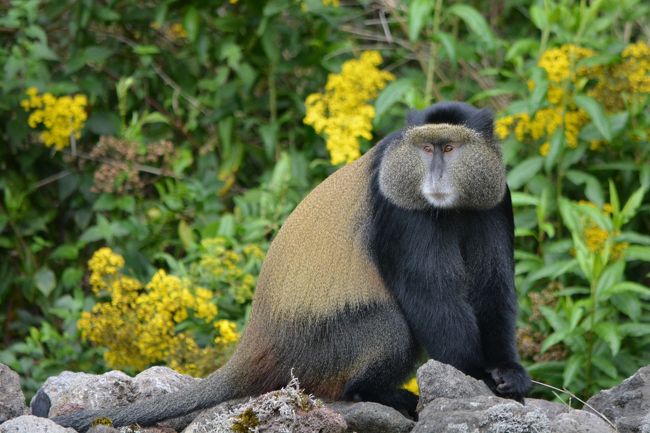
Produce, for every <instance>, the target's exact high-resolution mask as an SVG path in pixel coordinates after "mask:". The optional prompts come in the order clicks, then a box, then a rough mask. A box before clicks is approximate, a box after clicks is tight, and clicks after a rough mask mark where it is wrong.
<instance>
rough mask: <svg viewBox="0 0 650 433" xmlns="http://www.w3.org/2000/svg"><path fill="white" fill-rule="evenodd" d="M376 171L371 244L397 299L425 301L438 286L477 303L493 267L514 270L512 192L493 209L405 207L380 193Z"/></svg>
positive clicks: (375, 172)
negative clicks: (416, 208) (419, 208)
mask: <svg viewBox="0 0 650 433" xmlns="http://www.w3.org/2000/svg"><path fill="white" fill-rule="evenodd" d="M377 172H378V170H377V169H375V170H374V174H373V179H372V182H371V191H370V194H371V203H372V207H371V209H372V218H371V221H372V223H371V230H370V236H369V239H368V240H369V249H370V252H371V255H372V257H373V259H374V261H375V264H376V265H377V267H378V269H379V272H380V274H381V276H382V278H383V279H384V282H385V283H386V285H387V287H388V289H389V290H391V291H392V292H393V293H394V294H395V295H397V297H398V299H400V300H401V299H404V298H405V297H407V298H411V299H414V302H419V301H426V300H427V299H428V298H435V297H436V293H435V292H436V291H437V292H441V293H444V292H446V291H453V292H454V293H457V294H460V295H461V296H462V297H463V298H464V299H466V300H468V301H469V302H470V303H473V301H474V299H475V298H476V297H477V296H480V295H479V294H480V293H481V292H482V291H483V290H484V289H485V288H484V285H485V283H486V282H487V281H490V280H492V279H493V278H492V277H494V276H495V273H503V272H506V273H508V272H512V269H513V258H512V248H511V246H512V242H513V222H512V210H511V209H512V208H511V205H510V198H509V194H506V196H505V197H504V199H503V201H502V203H501V204H499V205H498V206H497V207H495V208H494V209H489V210H467V209H434V208H431V209H426V210H410V209H403V208H400V207H397V206H395V205H394V204H392V203H391V202H389V201H388V200H387V199H386V198H385V197H384V196H383V195H382V194H381V192H380V191H379V186H378V181H377ZM400 291H407V292H408V293H396V292H400ZM416 300H417V301H416ZM401 303H402V304H404V302H401ZM402 306H403V307H405V305H402Z"/></svg>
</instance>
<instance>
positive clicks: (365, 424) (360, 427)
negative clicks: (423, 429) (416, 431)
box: [327, 401, 415, 433]
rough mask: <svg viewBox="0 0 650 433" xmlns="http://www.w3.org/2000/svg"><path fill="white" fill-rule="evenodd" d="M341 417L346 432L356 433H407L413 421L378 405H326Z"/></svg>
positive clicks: (391, 409)
mask: <svg viewBox="0 0 650 433" xmlns="http://www.w3.org/2000/svg"><path fill="white" fill-rule="evenodd" d="M327 407H329V408H330V409H333V410H335V411H336V412H338V413H340V414H341V415H343V418H344V419H345V422H346V423H347V425H348V430H347V431H348V432H356V433H385V432H390V433H408V432H410V431H411V430H412V429H413V426H415V421H413V420H410V419H408V418H406V417H405V416H404V415H402V414H401V413H400V412H398V411H396V410H395V409H393V408H392V407H386V406H384V405H381V404H378V403H369V402H361V403H349V402H342V401H339V402H335V403H330V404H328V405H327Z"/></svg>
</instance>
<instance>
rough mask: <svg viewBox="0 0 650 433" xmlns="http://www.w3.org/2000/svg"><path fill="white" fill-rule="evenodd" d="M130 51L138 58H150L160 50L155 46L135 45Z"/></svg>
mask: <svg viewBox="0 0 650 433" xmlns="http://www.w3.org/2000/svg"><path fill="white" fill-rule="evenodd" d="M132 49H133V53H135V54H137V55H139V56H150V55H152V54H158V53H159V52H160V48H158V47H157V46H155V45H135V46H133V48H132Z"/></svg>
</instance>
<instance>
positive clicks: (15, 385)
mask: <svg viewBox="0 0 650 433" xmlns="http://www.w3.org/2000/svg"><path fill="white" fill-rule="evenodd" d="M0 389H1V390H2V392H0V424H2V423H3V422H5V421H7V420H9V419H12V418H16V417H18V416H21V415H25V414H26V413H27V406H26V405H25V395H24V394H23V390H22V389H21V388H20V378H19V377H18V374H17V373H16V372H15V371H13V370H12V369H10V368H9V367H7V366H6V365H4V364H0Z"/></svg>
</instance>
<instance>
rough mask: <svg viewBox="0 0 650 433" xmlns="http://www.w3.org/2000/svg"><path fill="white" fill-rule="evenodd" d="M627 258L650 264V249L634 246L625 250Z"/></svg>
mask: <svg viewBox="0 0 650 433" xmlns="http://www.w3.org/2000/svg"><path fill="white" fill-rule="evenodd" d="M625 258H626V259H628V260H641V261H644V262H650V247H645V246H640V245H632V246H629V247H627V248H626V249H625Z"/></svg>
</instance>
